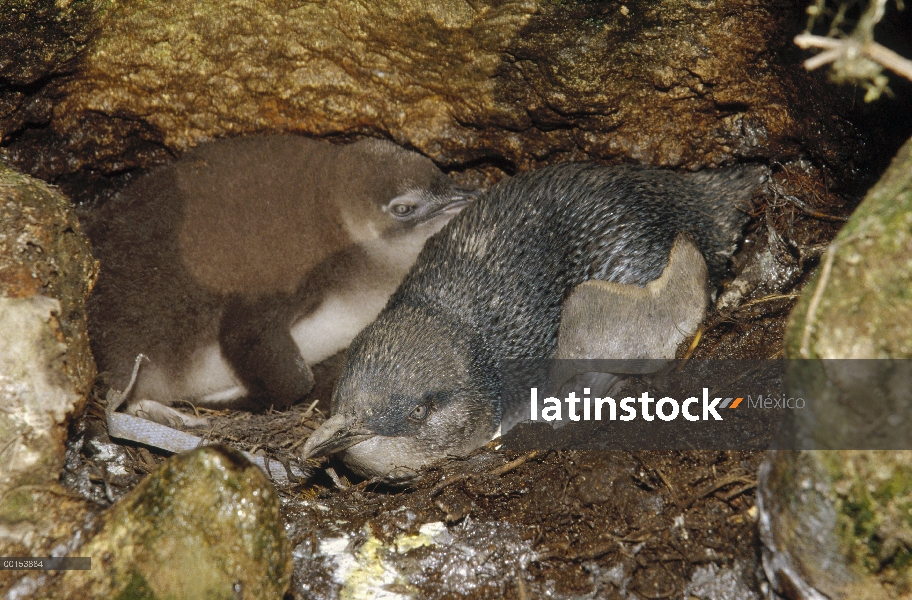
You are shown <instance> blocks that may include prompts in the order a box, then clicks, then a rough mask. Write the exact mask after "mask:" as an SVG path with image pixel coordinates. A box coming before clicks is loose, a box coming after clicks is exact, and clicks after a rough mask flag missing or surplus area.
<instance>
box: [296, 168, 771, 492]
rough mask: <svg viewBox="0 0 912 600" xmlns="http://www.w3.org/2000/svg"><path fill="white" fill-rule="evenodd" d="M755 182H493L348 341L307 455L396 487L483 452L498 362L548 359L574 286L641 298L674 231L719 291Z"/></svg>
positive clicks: (634, 175) (655, 177)
mask: <svg viewBox="0 0 912 600" xmlns="http://www.w3.org/2000/svg"><path fill="white" fill-rule="evenodd" d="M763 173H764V169H762V168H760V167H739V168H731V169H724V170H717V171H706V172H701V173H691V174H676V173H674V172H670V171H665V170H660V169H655V168H646V167H634V166H617V167H605V166H601V165H598V164H592V163H569V164H562V165H557V166H553V167H549V168H545V169H542V170H540V171H535V172H531V173H527V174H523V175H519V176H517V177H515V178H513V179H511V180H509V181H506V182H505V183H502V184H500V185H498V186H495V187H494V188H492V189H491V190H489V191H488V192H486V193H485V194H483V195H482V196H481V198H480V199H479V200H478V201H477V202H476V203H475V204H473V205H472V206H470V207H469V208H467V209H466V210H465V211H463V212H462V214H461V215H460V216H459V217H457V218H456V219H454V220H453V221H452V222H451V223H450V224H449V225H447V227H445V228H444V229H443V230H442V231H441V232H440V233H439V234H438V235H436V236H434V237H433V238H431V239H430V240H429V241H428V243H427V245H426V247H425V248H424V250H423V251H422V253H421V255H420V256H419V258H418V261H417V262H416V263H415V266H414V267H413V268H412V270H411V271H410V272H409V274H408V276H407V277H406V278H405V280H404V281H403V283H402V285H401V286H400V287H399V288H398V289H397V291H396V293H395V294H393V296H392V297H391V298H390V301H389V303H388V304H387V306H386V308H385V309H384V310H383V312H382V313H381V314H380V316H379V317H378V318H377V320H376V321H374V322H373V323H372V324H371V325H369V326H368V327H367V328H365V329H364V330H363V331H362V332H361V333H360V334H358V336H357V337H356V338H355V339H354V341H353V342H352V345H351V347H350V348H349V355H348V361H347V363H346V366H345V368H344V370H343V373H342V375H341V377H340V379H339V380H338V381H337V383H336V388H335V390H334V393H333V401H332V417H331V418H330V419H329V420H327V421H326V422H325V423H324V424H323V425H322V427H320V429H318V430H317V431H316V432H314V434H313V435H312V436H311V438H310V439H309V440H308V442H307V444H306V445H305V447H304V448H303V450H302V452H303V454H304V455H305V456H308V457H314V456H320V455H325V454H329V453H334V452H338V453H340V456H341V458H342V459H343V461H345V462H346V463H347V464H348V465H349V466H350V467H351V468H352V469H353V470H355V471H356V472H359V473H360V474H363V475H365V476H371V477H385V478H387V479H389V480H402V479H408V478H409V477H410V476H412V475H413V474H414V473H415V471H416V470H417V469H419V468H420V467H422V466H425V465H427V464H429V463H432V462H435V461H437V460H439V459H441V458H444V457H446V456H452V455H465V454H466V453H468V452H470V451H471V450H473V449H475V448H477V447H479V446H481V445H483V444H485V443H486V442H488V441H489V440H490V439H491V437H492V435H493V434H494V433H495V431H496V430H497V428H498V426H499V423H500V419H501V416H502V411H503V407H502V406H501V393H500V390H499V388H498V386H499V373H498V364H499V362H500V361H502V360H505V359H523V358H540V357H545V358H547V357H552V356H554V353H555V350H556V347H557V340H558V330H559V326H560V323H561V310H562V304H563V302H564V300H565V298H567V296H568V294H570V293H571V292H572V290H574V289H575V288H576V287H577V286H579V285H580V284H582V283H584V282H586V281H589V280H603V281H609V282H614V283H616V284H626V285H633V286H640V287H642V286H646V285H647V284H649V283H650V282H651V281H653V280H655V279H657V278H659V277H660V275H661V274H662V271H663V268H664V267H665V265H666V264H667V263H668V258H669V253H670V250H671V247H672V244H673V242H674V240H675V239H676V237H677V236H678V234H681V233H684V234H687V235H688V236H690V238H691V239H692V240H693V242H694V243H695V244H696V246H697V247H698V248H699V250H700V252H701V253H702V255H703V257H704V258H705V263H706V268H707V270H708V275H709V279H710V282H711V283H712V284H718V283H719V282H720V280H721V278H722V277H723V275H724V273H725V271H726V267H727V262H728V259H729V257H730V256H731V254H732V253H733V252H734V249H735V246H736V243H737V240H738V238H739V237H740V233H741V229H742V227H743V225H744V223H745V222H746V220H747V214H746V210H747V209H748V208H749V200H750V198H751V196H752V193H753V191H754V189H755V188H756V187H758V185H759V184H760V182H761V181H762V178H763ZM696 297H697V298H700V295H699V289H698V291H697V295H696ZM704 297H705V296H704ZM629 343H631V344H635V343H636V340H629Z"/></svg>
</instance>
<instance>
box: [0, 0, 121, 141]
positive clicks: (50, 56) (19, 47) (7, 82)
mask: <svg viewBox="0 0 912 600" xmlns="http://www.w3.org/2000/svg"><path fill="white" fill-rule="evenodd" d="M113 4H114V2H113V0H76V1H73V0H64V1H59V0H58V1H55V0H9V1H7V2H4V3H3V8H2V10H0V82H3V83H2V84H0V141H4V138H6V137H7V134H8V133H10V132H14V131H17V130H18V129H20V128H21V127H23V126H26V125H34V124H36V123H38V124H40V123H46V122H47V119H48V117H49V112H48V111H49V110H50V106H51V101H50V99H49V98H47V97H45V96H42V95H37V96H36V95H34V93H33V92H34V89H36V88H38V89H41V88H42V87H43V86H42V82H46V81H48V80H52V79H53V78H54V76H56V75H60V74H62V73H64V72H65V71H66V70H67V67H68V66H69V65H70V63H71V62H72V61H73V59H74V58H76V56H78V54H79V53H80V52H81V51H82V50H83V49H84V48H85V47H86V45H87V43H88V41H89V40H90V39H91V37H92V34H93V33H94V32H95V31H96V30H97V29H98V28H99V27H100V26H101V25H102V23H103V22H104V16H105V15H106V14H107V13H108V11H109V10H110V8H111V6H112V5H113Z"/></svg>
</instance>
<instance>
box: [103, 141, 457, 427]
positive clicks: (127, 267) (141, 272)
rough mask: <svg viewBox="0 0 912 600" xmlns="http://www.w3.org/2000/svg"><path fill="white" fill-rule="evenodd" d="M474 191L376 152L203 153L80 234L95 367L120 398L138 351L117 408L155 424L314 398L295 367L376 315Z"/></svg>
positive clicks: (309, 144)
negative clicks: (95, 273) (125, 397)
mask: <svg viewBox="0 0 912 600" xmlns="http://www.w3.org/2000/svg"><path fill="white" fill-rule="evenodd" d="M474 194H475V192H474V191H472V190H468V189H464V188H461V187H459V186H457V185H456V184H455V183H454V182H453V181H452V180H451V179H449V178H448V177H447V176H446V175H444V174H443V173H442V172H441V171H440V170H439V169H438V168H437V167H436V166H435V165H434V164H433V162H431V161H430V160H429V159H428V158H426V157H423V156H421V155H419V154H416V153H414V152H410V151H407V150H404V149H403V148H400V147H398V146H396V145H395V144H392V143H390V142H386V141H380V140H364V141H360V142H356V143H353V144H349V145H333V144H330V143H328V142H322V141H315V140H309V139H306V138H303V137H298V136H292V135H275V136H263V137H245V138H234V139H226V140H220V141H216V142H212V143H208V144H203V145H201V146H199V147H198V148H196V149H194V150H192V151H191V152H189V153H187V154H186V155H185V156H184V157H182V158H181V159H180V160H178V161H176V162H174V163H172V164H169V165H167V166H164V167H162V168H159V169H157V170H154V171H152V172H150V173H148V174H147V175H145V176H143V177H142V178H140V179H138V180H137V181H136V182H134V183H133V184H132V185H131V186H130V187H128V188H127V189H126V190H124V191H123V192H122V193H121V194H119V196H118V197H117V198H115V199H114V201H112V203H111V204H110V205H109V206H107V207H105V209H104V210H103V211H102V212H101V214H100V216H99V217H98V218H97V219H96V220H95V221H94V222H93V223H92V224H91V225H92V226H91V227H90V231H91V232H93V241H94V242H95V246H96V249H97V253H98V257H99V259H100V261H101V275H100V278H99V281H98V284H97V286H96V288H95V290H94V293H93V295H92V297H91V298H90V299H89V305H88V313H89V330H90V334H91V339H92V345H93V350H94V353H95V356H96V359H97V361H98V364H99V368H100V370H102V371H107V372H109V374H110V384H111V386H112V387H113V388H115V389H124V388H125V387H126V385H127V382H128V381H129V378H130V373H131V370H132V366H133V363H134V360H135V358H136V356H137V355H138V354H140V353H142V354H144V355H146V356H147V357H148V358H149V359H150V360H149V362H148V363H146V364H144V365H143V366H142V368H141V369H140V371H139V378H138V380H137V382H136V386H135V388H134V391H133V393H132V394H131V397H130V398H131V399H130V402H129V404H128V407H127V411H128V412H131V413H133V414H137V413H140V412H142V413H143V415H142V416H146V417H147V418H153V419H154V420H157V421H160V422H167V421H169V420H171V419H174V418H181V417H180V413H177V412H176V411H173V410H172V409H166V408H164V407H163V406H162V404H170V403H171V402H173V401H177V400H189V401H192V402H193V403H194V404H197V405H201V406H217V405H220V406H224V405H226V404H228V405H232V404H233V405H237V404H239V403H243V401H247V400H250V399H253V400H256V401H258V402H259V403H260V404H261V405H263V406H266V407H268V406H270V405H274V406H276V407H284V406H287V405H289V404H291V403H293V402H295V401H297V400H299V399H300V398H301V397H302V396H304V395H305V394H306V393H307V392H308V391H309V390H310V389H311V387H312V386H313V377H312V374H311V371H310V368H309V366H310V365H313V364H315V363H317V362H319V361H321V360H323V359H325V358H327V357H329V356H332V355H333V354H335V353H336V352H338V351H339V350H342V349H344V348H346V347H347V346H348V344H349V342H350V341H351V339H352V338H353V337H354V336H355V334H357V333H358V331H360V330H361V329H362V328H363V327H364V326H365V325H367V324H368V323H370V322H371V321H372V320H373V319H374V317H376V315H377V313H379V312H380V310H381V309H382V308H383V305H384V304H385V303H386V301H387V299H388V298H389V296H390V294H392V292H393V291H394V290H395V289H396V286H397V285H398V284H399V282H400V281H401V280H402V278H403V277H404V276H405V274H406V272H407V271H408V269H409V267H410V266H411V265H412V263H414V261H415V259H416V257H417V256H418V253H419V252H420V251H421V248H422V247H423V246H424V242H425V241H426V240H427V238H428V237H430V236H431V235H432V234H434V233H436V232H437V231H438V230H439V229H440V228H441V227H443V225H444V224H446V223H447V222H448V221H449V220H450V219H451V218H452V217H453V216H454V215H455V214H456V213H458V212H459V210H461V209H462V207H464V206H465V205H466V203H467V202H469V201H470V200H471V199H473V197H474ZM150 401H151V402H150ZM183 420H184V421H185V422H189V421H190V419H183Z"/></svg>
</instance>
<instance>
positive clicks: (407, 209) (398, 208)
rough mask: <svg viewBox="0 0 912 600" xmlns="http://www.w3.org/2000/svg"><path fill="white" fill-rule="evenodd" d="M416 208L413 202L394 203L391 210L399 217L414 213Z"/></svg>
mask: <svg viewBox="0 0 912 600" xmlns="http://www.w3.org/2000/svg"><path fill="white" fill-rule="evenodd" d="M414 210H415V207H414V206H412V205H411V204H393V205H392V206H391V207H390V211H392V213H393V214H394V215H396V216H397V217H404V216H406V215H410V214H412V211H414Z"/></svg>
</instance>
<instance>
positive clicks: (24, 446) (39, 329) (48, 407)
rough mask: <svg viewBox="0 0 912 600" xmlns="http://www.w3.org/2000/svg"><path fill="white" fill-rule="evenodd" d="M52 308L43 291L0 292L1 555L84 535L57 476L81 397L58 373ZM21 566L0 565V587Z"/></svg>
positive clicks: (57, 545)
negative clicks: (29, 293) (3, 567)
mask: <svg viewBox="0 0 912 600" xmlns="http://www.w3.org/2000/svg"><path fill="white" fill-rule="evenodd" d="M60 312H61V310H60V302H59V301H57V300H55V299H52V298H47V297H45V296H32V297H30V298H5V297H2V296H0V332H2V334H0V407H2V410H0V555H2V556H50V555H51V550H52V549H56V551H57V552H60V551H61V550H65V549H66V548H68V547H71V544H73V543H76V544H78V543H79V542H80V541H82V540H83V539H84V537H82V535H83V533H84V532H82V531H81V529H80V525H81V524H82V522H83V520H84V517H85V516H86V513H87V511H88V506H87V503H86V502H84V501H83V500H82V499H80V498H78V497H77V496H76V495H75V494H71V493H69V492H68V491H66V490H64V489H63V488H62V487H61V486H60V485H59V484H58V483H57V479H58V477H59V475H60V470H61V468H62V467H63V462H64V454H65V447H64V444H65V442H66V432H67V426H66V425H67V420H68V418H69V417H70V416H72V414H73V412H74V410H75V409H76V407H77V406H78V405H80V404H81V403H82V402H83V397H81V396H80V395H79V394H77V393H76V391H75V389H74V385H73V382H72V381H71V380H70V379H69V378H68V377H67V376H66V371H65V368H64V360H65V357H66V345H65V344H64V343H63V342H61V339H62V338H63V335H62V333H61V328H60V324H59V321H58V317H59V315H60ZM58 555H59V554H58ZM22 574H23V573H22V572H18V571H8V570H3V571H0V589H3V588H6V587H8V586H12V585H13V582H15V581H17V580H18V579H19V578H20V577H21V576H22Z"/></svg>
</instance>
